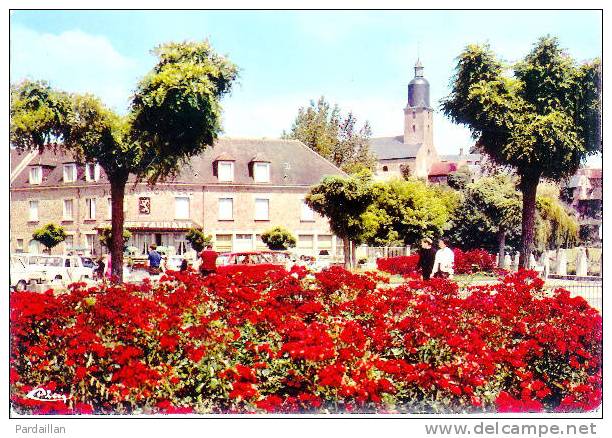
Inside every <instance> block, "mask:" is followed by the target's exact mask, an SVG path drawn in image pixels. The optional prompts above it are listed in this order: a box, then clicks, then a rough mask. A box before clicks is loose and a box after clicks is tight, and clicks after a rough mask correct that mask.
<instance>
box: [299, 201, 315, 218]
mask: <svg viewBox="0 0 612 438" xmlns="http://www.w3.org/2000/svg"><path fill="white" fill-rule="evenodd" d="M300 220H301V221H302V222H314V221H315V211H314V210H313V209H312V208H310V207H309V206H308V204H306V200H305V199H302V205H301V209H300Z"/></svg>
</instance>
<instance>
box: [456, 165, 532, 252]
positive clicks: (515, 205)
mask: <svg viewBox="0 0 612 438" xmlns="http://www.w3.org/2000/svg"><path fill="white" fill-rule="evenodd" d="M462 194H463V196H462V201H461V203H460V205H459V207H458V208H457V209H456V210H455V212H454V215H453V218H452V227H451V229H450V231H449V237H450V240H451V242H452V243H453V245H455V246H458V247H460V248H462V249H464V250H469V249H477V248H483V249H486V250H489V251H497V249H498V238H499V235H498V233H499V232H500V231H504V232H505V233H506V244H509V245H511V246H516V245H517V243H518V239H519V237H520V229H521V219H520V218H521V202H522V198H521V194H520V192H518V191H517V189H516V181H514V180H513V179H512V178H511V177H510V176H508V175H504V174H497V175H493V176H489V177H484V178H480V179H479V180H477V181H475V182H474V183H470V184H467V185H466V186H465V187H464V189H463V191H462Z"/></svg>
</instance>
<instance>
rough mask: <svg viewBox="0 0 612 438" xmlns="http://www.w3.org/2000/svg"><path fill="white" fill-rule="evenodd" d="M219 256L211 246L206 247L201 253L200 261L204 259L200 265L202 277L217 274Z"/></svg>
mask: <svg viewBox="0 0 612 438" xmlns="http://www.w3.org/2000/svg"><path fill="white" fill-rule="evenodd" d="M218 255H219V254H217V252H216V251H214V250H213V247H212V245H211V244H208V245H206V247H205V248H204V250H203V251H202V252H201V253H200V259H202V263H201V264H200V274H202V276H204V277H207V276H208V275H210V274H214V273H215V272H217V256H218Z"/></svg>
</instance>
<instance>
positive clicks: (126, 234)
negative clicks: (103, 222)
mask: <svg viewBox="0 0 612 438" xmlns="http://www.w3.org/2000/svg"><path fill="white" fill-rule="evenodd" d="M131 238H132V232H131V231H130V230H123V249H124V250H125V247H126V246H127V245H126V243H127V241H128V240H130V239H131ZM98 240H99V241H100V244H101V245H103V246H105V247H106V248H108V249H109V251H110V250H111V248H112V247H113V245H112V241H113V230H112V228H111V227H104V228H101V229H100V231H99V232H98Z"/></svg>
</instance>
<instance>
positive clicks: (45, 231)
mask: <svg viewBox="0 0 612 438" xmlns="http://www.w3.org/2000/svg"><path fill="white" fill-rule="evenodd" d="M32 238H33V239H34V240H36V241H38V242H40V243H41V244H42V245H43V246H44V247H45V248H47V250H48V251H50V250H51V249H52V248H54V247H56V246H57V245H59V244H60V243H62V242H63V241H64V240H66V231H65V230H64V228H63V227H61V226H58V225H55V224H47V225H45V226H44V227H41V228H38V229H37V230H35V231H34V233H33V234H32Z"/></svg>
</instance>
